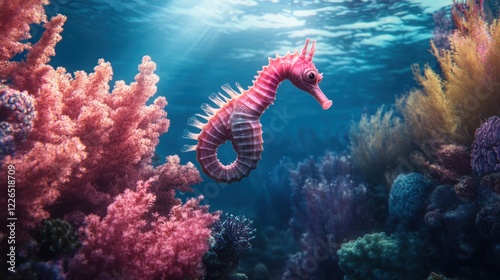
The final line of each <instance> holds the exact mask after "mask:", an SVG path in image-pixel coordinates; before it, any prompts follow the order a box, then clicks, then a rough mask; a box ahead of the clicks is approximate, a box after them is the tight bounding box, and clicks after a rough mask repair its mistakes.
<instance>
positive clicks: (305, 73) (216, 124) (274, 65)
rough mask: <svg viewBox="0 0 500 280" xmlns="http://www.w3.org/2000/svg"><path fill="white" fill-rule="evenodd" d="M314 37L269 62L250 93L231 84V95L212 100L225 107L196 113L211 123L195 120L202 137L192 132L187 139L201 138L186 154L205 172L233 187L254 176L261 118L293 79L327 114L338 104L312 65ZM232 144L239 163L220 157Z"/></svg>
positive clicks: (227, 88)
mask: <svg viewBox="0 0 500 280" xmlns="http://www.w3.org/2000/svg"><path fill="white" fill-rule="evenodd" d="M308 44H309V39H307V40H306V44H305V46H304V48H303V49H302V52H301V53H299V52H297V51H296V52H295V53H293V54H291V53H287V55H285V56H283V57H280V56H279V55H276V58H275V59H271V58H269V65H267V66H264V67H263V68H262V71H258V72H257V74H258V75H257V76H255V78H256V79H255V80H254V81H253V85H252V86H251V87H249V88H248V89H247V90H244V89H243V88H242V87H241V86H240V85H239V84H238V83H237V84H236V86H237V87H238V89H239V91H240V92H241V93H238V92H236V91H234V90H233V89H232V88H231V87H230V86H229V85H228V84H225V85H223V86H222V89H223V90H224V91H225V92H226V93H227V94H228V95H229V97H227V96H225V95H223V94H221V93H220V92H219V95H216V94H212V95H211V96H210V100H212V101H213V102H214V103H215V104H216V105H217V106H218V107H219V108H213V107H211V106H210V105H208V104H203V105H202V106H201V108H202V109H203V111H205V113H206V115H200V114H196V116H197V117H200V118H202V119H205V120H206V121H207V122H206V123H203V122H201V121H200V120H199V119H197V118H196V117H192V118H190V119H189V121H188V124H189V125H191V126H194V127H196V128H199V129H201V132H200V133H192V132H189V131H187V130H186V132H185V135H184V137H185V138H189V139H193V140H197V141H198V144H197V145H194V146H185V147H184V149H183V151H185V152H186V151H195V150H196V153H197V160H198V162H199V163H200V165H201V168H202V170H203V172H204V173H205V174H207V175H208V176H209V177H210V178H212V179H214V180H215V181H217V182H225V183H232V182H235V181H240V180H241V179H242V178H243V177H246V176H248V174H249V173H250V171H252V170H253V169H255V168H256V167H257V163H258V162H259V160H260V159H261V154H262V150H263V148H262V143H263V141H262V125H261V124H260V116H261V115H262V114H263V113H264V111H265V110H266V109H267V108H268V107H269V105H271V104H272V103H273V102H274V100H275V98H276V90H277V89H278V86H279V84H280V83H281V82H282V81H284V80H285V79H289V80H290V81H291V82H292V83H293V84H294V85H295V86H296V87H298V88H299V89H301V90H304V91H306V92H307V93H309V94H311V95H312V96H313V97H314V98H316V100H317V101H318V102H319V103H320V104H321V106H322V107H323V109H324V110H326V109H328V108H330V106H332V101H331V100H328V98H327V97H326V96H325V95H324V94H323V92H322V91H321V89H320V88H319V86H318V83H319V82H320V81H321V79H322V78H323V75H322V74H321V73H318V70H317V69H316V67H315V66H314V63H312V58H313V56H314V51H315V50H316V42H315V41H313V42H312V46H311V50H310V51H309V53H308V51H307V45H308ZM227 140H229V141H231V142H232V144H233V148H234V150H235V151H236V153H237V157H236V160H235V161H234V162H233V163H231V164H229V165H224V164H222V163H221V162H220V161H219V159H218V158H217V149H218V148H219V147H220V146H221V145H222V144H223V143H224V142H226V141H227Z"/></svg>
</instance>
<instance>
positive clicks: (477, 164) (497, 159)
mask: <svg viewBox="0 0 500 280" xmlns="http://www.w3.org/2000/svg"><path fill="white" fill-rule="evenodd" d="M471 163H472V168H473V170H474V171H475V172H477V173H479V174H488V173H494V172H500V118H499V117H497V116H494V117H491V118H489V119H488V120H487V121H486V122H485V123H483V124H482V125H481V127H479V128H478V129H477V130H476V135H475V139H474V143H472V160H471Z"/></svg>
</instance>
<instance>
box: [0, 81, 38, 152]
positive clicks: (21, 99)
mask: <svg viewBox="0 0 500 280" xmlns="http://www.w3.org/2000/svg"><path fill="white" fill-rule="evenodd" d="M35 115H36V112H35V108H34V100H33V98H32V97H31V96H29V95H28V94H27V93H26V92H25V91H23V92H20V91H17V90H13V89H10V88H9V87H7V86H5V85H1V84H0V160H2V159H3V158H4V157H5V156H6V155H10V156H13V155H14V152H15V150H16V146H18V145H19V144H20V143H22V142H23V141H24V140H26V136H27V134H28V133H29V132H31V130H32V128H33V120H34V118H35Z"/></svg>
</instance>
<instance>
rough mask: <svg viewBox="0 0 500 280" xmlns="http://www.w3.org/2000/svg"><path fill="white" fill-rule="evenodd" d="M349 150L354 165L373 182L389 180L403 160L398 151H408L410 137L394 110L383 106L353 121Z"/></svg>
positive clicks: (366, 178)
mask: <svg viewBox="0 0 500 280" xmlns="http://www.w3.org/2000/svg"><path fill="white" fill-rule="evenodd" d="M349 140H350V146H349V150H350V154H351V157H352V162H353V164H354V166H355V167H356V168H357V170H359V172H360V173H361V174H362V175H363V177H364V179H365V180H367V182H369V183H371V184H375V185H376V184H380V183H384V182H385V183H387V184H388V185H390V184H391V183H392V180H393V179H394V178H390V177H387V175H388V172H390V171H394V170H395V169H397V167H398V163H399V161H400V160H401V159H400V158H399V155H401V154H405V153H406V152H409V148H410V146H409V144H408V143H409V139H408V138H407V136H406V130H405V128H404V125H403V122H402V120H401V118H399V117H397V116H396V114H395V112H394V110H392V109H391V110H388V111H385V112H384V106H382V107H380V108H379V109H378V110H377V112H376V113H375V114H374V115H372V116H368V115H367V114H363V116H362V117H361V120H360V121H359V122H358V123H357V124H356V123H352V124H351V127H350V130H349Z"/></svg>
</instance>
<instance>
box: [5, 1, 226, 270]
mask: <svg viewBox="0 0 500 280" xmlns="http://www.w3.org/2000/svg"><path fill="white" fill-rule="evenodd" d="M46 4H48V1H46V0H28V1H24V0H23V1H21V0H7V1H1V2H0V29H1V30H2V32H1V34H0V82H1V88H0V90H1V101H2V103H1V106H0V107H1V111H0V118H1V119H0V121H1V122H2V124H1V125H0V127H1V129H2V130H1V133H0V136H1V137H2V138H1V139H0V141H1V143H2V148H3V147H8V148H7V149H5V150H6V151H7V152H6V153H4V154H3V155H2V156H4V158H3V159H2V165H6V166H12V168H11V169H9V170H15V175H16V176H15V178H16V180H15V182H16V188H15V191H16V212H15V214H16V218H17V221H18V223H17V224H16V238H17V240H16V246H17V247H16V249H17V250H18V252H19V254H20V257H23V258H24V257H26V258H28V259H27V260H24V259H20V260H19V261H20V263H19V264H18V267H20V268H22V267H25V268H26V269H25V270H24V272H26V273H27V274H30V273H37V272H36V271H44V272H43V273H47V275H53V276H52V277H54V278H56V277H59V276H58V275H59V273H60V272H61V271H62V270H64V271H62V272H63V273H66V272H67V271H65V269H66V268H67V266H66V265H64V266H62V267H61V266H60V264H59V262H58V261H56V260H55V259H57V258H62V259H63V260H62V262H63V263H64V264H66V263H70V271H69V273H68V275H67V277H68V279H70V278H73V279H99V278H100V277H101V278H106V277H111V276H113V277H115V276H116V275H117V274H118V276H120V275H121V276H122V277H127V278H128V277H129V276H130V277H132V278H135V279H155V278H156V279H157V278H162V277H163V278H168V279H188V278H198V277H201V275H202V274H203V272H202V262H201V261H202V256H203V255H204V253H205V252H206V251H207V249H208V246H209V244H208V238H209V236H210V232H211V229H210V226H211V224H212V223H213V222H214V221H216V220H217V219H218V216H219V213H213V214H210V213H208V206H200V205H199V201H200V200H201V198H198V199H192V200H188V201H187V202H186V203H184V204H182V203H181V200H180V199H177V198H176V197H175V192H176V191H177V190H180V191H191V186H192V185H193V184H196V183H199V182H201V177H200V175H199V172H198V170H197V169H196V168H195V167H194V165H193V164H191V163H188V164H185V165H181V163H180V159H179V157H178V156H168V157H166V162H165V163H164V164H162V165H160V166H152V160H153V157H154V150H155V148H156V146H157V145H158V143H159V137H160V135H161V134H163V133H165V132H167V130H168V127H169V120H168V119H167V118H166V115H167V114H166V112H165V111H164V108H165V106H166V105H167V101H166V99H165V97H157V98H156V99H155V100H150V99H151V98H152V97H153V95H154V94H155V93H156V90H157V88H156V84H157V82H158V80H159V77H158V76H157V75H156V74H155V70H156V64H155V63H154V62H153V61H152V60H151V58H150V57H149V56H144V57H143V59H142V62H141V64H140V65H139V73H138V74H137V75H136V76H135V81H134V82H132V83H131V84H129V85H127V84H125V82H124V81H117V82H115V84H114V87H113V89H112V90H111V87H110V83H111V80H112V75H113V69H112V68H111V65H110V63H109V62H105V61H104V60H103V59H100V60H99V61H98V65H97V66H96V67H95V68H94V72H93V73H90V74H87V73H85V72H83V71H77V72H75V73H74V74H71V73H67V71H66V70H65V69H64V68H63V67H58V68H54V67H53V66H51V65H49V62H50V60H51V57H52V56H54V55H55V46H56V44H57V43H58V42H59V41H60V40H61V38H62V37H61V35H60V34H61V32H62V30H63V24H64V22H65V20H66V18H65V17H64V16H62V15H56V16H54V17H52V18H51V19H50V20H48V19H47V16H46V14H45V11H44V7H43V6H44V5H46ZM41 23H44V25H43V27H44V30H43V32H41V36H40V38H39V39H38V40H37V41H36V42H32V41H33V40H32V38H31V37H30V28H31V27H33V26H36V27H37V28H41V27H39V26H37V25H38V24H41ZM35 114H36V115H35ZM30 130H31V131H30ZM4 139H5V140H4ZM9 141H10V142H9ZM12 141H14V142H13V143H14V144H12ZM19 143H20V144H19ZM7 170H8V169H7V168H4V169H2V171H1V175H0V176H2V177H5V176H6V172H7ZM0 201H1V202H2V204H3V205H6V202H7V192H2V193H1V194H0ZM5 215H7V211H3V212H2V214H0V216H1V218H3V219H4V220H5V217H4V216H5ZM85 216H86V218H84V217H85ZM48 218H63V219H67V222H71V223H72V224H73V225H75V226H81V228H80V231H81V233H82V236H81V237H80V238H81V242H82V247H81V248H80V249H79V251H78V252H77V253H76V255H75V256H74V257H73V258H71V256H70V255H71V253H72V252H73V249H72V248H73V246H71V244H72V241H73V239H72V237H71V234H69V233H68V231H65V230H68V228H69V227H67V226H66V224H65V223H63V224H61V225H60V227H59V229H58V230H56V229H55V228H52V227H50V226H48V225H47V222H44V223H43V224H40V222H42V221H43V220H46V219H48ZM53 221H54V220H53ZM52 224H53V225H55V224H57V223H55V222H52ZM4 230H5V229H3V230H2V231H4ZM33 231H35V233H33ZM36 231H38V232H36ZM30 233H32V235H33V236H32V237H33V238H35V239H37V238H36V235H37V234H39V236H38V237H40V238H38V239H37V241H38V244H37V245H36V246H38V247H39V248H40V250H41V251H40V252H41V253H42V255H44V256H45V259H47V258H48V259H49V261H47V262H38V263H37V262H36V260H35V261H33V260H32V259H29V258H36V257H37V256H32V255H29V252H30V246H31V244H30V242H32V237H31V236H30ZM65 234H67V235H65ZM6 236H7V235H5V234H3V233H2V234H0V239H1V240H2V241H4V240H5V237H6ZM64 238H66V239H64ZM2 244H6V242H2ZM2 246H4V245H2ZM58 246H59V247H58ZM2 249H3V248H2ZM25 252H27V253H25ZM50 258H52V259H51V260H50ZM23 261H24V263H22V262H23ZM61 269H62V270H61ZM22 270H23V269H20V271H22ZM21 275H22V272H20V274H11V275H9V277H13V278H15V277H18V276H19V277H22V276H21Z"/></svg>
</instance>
